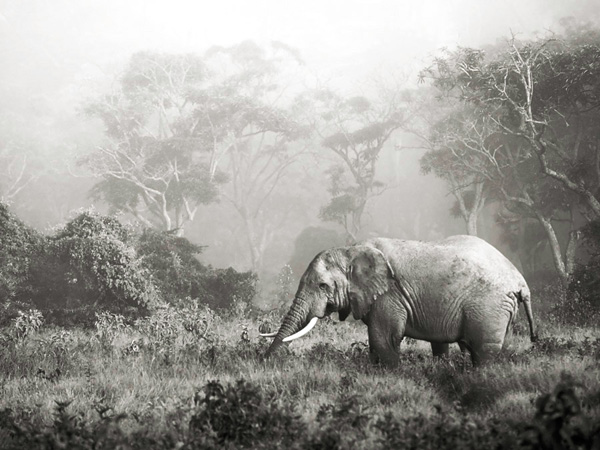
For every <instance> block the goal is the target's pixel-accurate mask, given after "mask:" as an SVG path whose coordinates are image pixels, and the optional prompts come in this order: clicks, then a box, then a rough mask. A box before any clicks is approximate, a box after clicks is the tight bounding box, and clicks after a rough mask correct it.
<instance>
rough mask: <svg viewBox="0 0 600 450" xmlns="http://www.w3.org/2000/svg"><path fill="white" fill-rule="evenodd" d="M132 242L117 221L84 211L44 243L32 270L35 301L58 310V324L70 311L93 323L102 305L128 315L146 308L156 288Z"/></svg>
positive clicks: (56, 316) (78, 318)
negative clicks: (92, 320) (96, 312)
mask: <svg viewBox="0 0 600 450" xmlns="http://www.w3.org/2000/svg"><path fill="white" fill-rule="evenodd" d="M133 244H134V243H133V238H132V236H131V233H130V232H129V231H128V230H127V229H126V228H125V227H124V226H123V225H122V224H121V223H120V222H119V221H118V220H116V219H114V218H111V217H107V216H102V215H100V214H97V213H95V212H91V211H84V212H82V213H81V214H79V215H78V216H77V217H75V219H73V220H71V221H70V222H68V223H67V224H66V225H65V226H64V227H63V228H62V229H60V230H59V231H58V232H57V233H56V234H55V235H54V236H50V237H48V238H47V239H46V240H45V242H44V245H43V246H42V247H41V249H40V251H39V257H38V258H37V259H36V261H35V263H34V265H33V268H32V280H33V282H34V283H35V287H36V288H35V295H34V297H33V303H34V304H35V305H36V306H37V307H38V308H42V309H47V310H51V311H53V312H54V311H55V314H54V318H55V319H57V320H58V321H59V322H62V321H64V320H65V318H66V317H67V316H68V315H69V314H68V312H69V311H72V312H74V313H75V315H76V316H77V321H80V320H83V321H90V320H91V319H92V318H93V317H94V314H95V311H96V310H98V309H105V310H110V311H113V312H118V313H122V314H126V315H139V314H140V313H143V312H144V311H147V310H148V308H149V307H150V306H151V305H152V303H153V302H154V301H155V300H156V290H155V288H154V285H153V284H152V282H151V281H150V276H149V272H148V270H147V269H146V268H144V267H143V265H142V264H141V259H140V258H139V257H138V255H137V254H136V250H135V247H134V245H133ZM51 315H52V314H51Z"/></svg>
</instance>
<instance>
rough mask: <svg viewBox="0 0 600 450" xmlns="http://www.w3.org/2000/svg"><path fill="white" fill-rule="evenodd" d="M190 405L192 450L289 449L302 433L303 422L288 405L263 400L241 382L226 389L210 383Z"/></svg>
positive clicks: (255, 388) (253, 389)
mask: <svg viewBox="0 0 600 450" xmlns="http://www.w3.org/2000/svg"><path fill="white" fill-rule="evenodd" d="M194 401H195V404H196V408H195V411H194V414H193V416H192V418H191V420H190V437H191V442H190V444H191V447H192V448H222V447H223V446H229V448H231V447H232V446H235V448H256V447H257V446H258V445H262V447H263V448H289V447H292V446H294V443H295V442H296V441H297V440H298V439H299V438H300V437H301V436H302V434H303V433H304V432H305V427H306V426H305V424H304V422H303V421H302V420H301V419H300V417H299V416H297V415H296V414H295V413H294V411H293V409H292V408H291V406H290V405H289V404H288V405H283V406H281V405H279V404H278V403H277V402H276V401H274V400H271V399H268V398H265V396H264V394H263V393H262V391H261V390H260V389H259V388H258V387H257V386H254V385H252V384H250V383H248V382H246V381H244V380H239V381H238V382H237V383H236V384H235V385H231V384H230V385H226V386H223V385H222V384H221V383H219V382H218V381H211V382H209V383H207V384H206V385H205V386H204V389H203V392H202V393H200V392H199V393H197V394H196V396H195V399H194Z"/></svg>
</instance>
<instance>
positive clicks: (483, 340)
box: [261, 235, 537, 367]
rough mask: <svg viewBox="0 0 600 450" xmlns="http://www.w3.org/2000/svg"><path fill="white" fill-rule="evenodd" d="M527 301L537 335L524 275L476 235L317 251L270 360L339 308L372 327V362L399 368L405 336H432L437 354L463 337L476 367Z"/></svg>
mask: <svg viewBox="0 0 600 450" xmlns="http://www.w3.org/2000/svg"><path fill="white" fill-rule="evenodd" d="M519 303H523V305H524V308H525V313H526V315H527V320H528V322H529V332H530V338H531V341H532V342H534V341H535V340H536V338H537V336H536V331H535V325H534V320H533V314H532V310H531V296H530V292H529V287H528V286H527V283H526V282H525V279H524V278H523V276H522V275H521V273H520V272H519V271H518V270H517V268H516V267H515V266H514V265H513V264H512V263H511V262H510V261H509V260H508V259H507V258H506V257H505V256H504V255H502V253H500V251H498V250H497V249H496V248H494V247H493V246H492V245H490V244H488V243H487V242H486V241H484V240H482V239H480V238H477V237H474V236H464V235H460V236H452V237H449V238H446V239H443V240H440V241H435V242H423V241H411V240H400V239H390V238H373V239H368V240H365V241H362V242H358V243H356V244H354V245H351V246H347V247H337V248H331V249H329V250H325V251H322V252H321V253H319V254H318V255H317V256H316V257H315V258H314V259H313V261H312V262H311V263H310V264H309V266H308V268H307V269H306V271H305V272H304V274H303V275H302V278H301V279H300V283H299V286H298V290H297V292H296V295H295V298H294V300H293V302H292V305H291V307H290V309H289V311H288V312H287V314H286V316H285V317H284V319H283V322H282V323H281V326H280V328H279V330H278V331H275V332H272V333H261V335H262V336H265V337H271V338H274V340H273V342H272V344H271V345H270V347H269V348H268V350H267V352H266V355H265V356H266V357H267V358H268V357H270V356H271V355H272V354H273V353H274V352H276V350H277V349H278V348H279V347H280V346H281V345H282V344H283V343H284V342H289V341H291V340H293V339H296V338H299V337H301V336H303V335H304V334H306V333H308V332H309V331H310V329H312V327H314V325H315V324H316V322H317V320H318V319H320V318H323V317H325V316H326V315H329V314H331V313H333V312H337V313H338V314H339V319H340V320H342V321H343V320H345V319H346V318H347V317H348V315H349V314H350V312H352V315H353V317H354V318H355V319H357V320H361V321H362V322H364V323H365V324H366V325H367V329H368V337H369V352H370V360H371V361H372V362H374V363H381V364H383V365H385V366H389V367H395V366H397V365H398V363H399V360H400V355H399V348H400V343H401V341H402V339H403V338H404V337H405V336H408V337H411V338H414V339H420V340H425V341H429V342H430V343H431V348H432V351H433V355H434V356H444V355H447V354H448V345H449V343H453V342H457V343H458V344H459V345H460V347H461V349H466V350H468V351H469V352H470V354H471V360H472V362H473V365H474V366H478V365H480V364H482V363H483V362H485V361H487V360H489V359H491V358H492V357H493V356H495V355H497V354H498V352H499V351H500V350H501V349H502V348H503V346H504V343H505V338H506V335H507V333H508V332H509V331H510V329H511V324H512V322H513V321H514V320H515V317H516V315H517V312H518V307H519V305H518V304H519Z"/></svg>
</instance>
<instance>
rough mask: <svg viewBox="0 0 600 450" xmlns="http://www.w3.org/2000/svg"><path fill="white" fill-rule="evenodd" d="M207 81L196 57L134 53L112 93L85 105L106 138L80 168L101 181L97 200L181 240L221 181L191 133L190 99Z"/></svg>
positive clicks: (206, 147)
mask: <svg viewBox="0 0 600 450" xmlns="http://www.w3.org/2000/svg"><path fill="white" fill-rule="evenodd" d="M207 77H208V73H207V69H206V66H205V64H204V62H203V61H202V60H201V59H200V58H199V57H196V56H193V55H168V54H157V53H137V54H135V55H133V56H132V58H131V60H130V62H129V65H128V66H127V68H126V70H125V71H124V73H123V74H122V76H121V78H120V80H119V84H118V87H117V88H116V89H115V90H114V92H112V93H110V94H109V95H107V96H105V97H104V98H102V99H100V100H98V101H96V102H93V103H91V104H89V105H87V108H86V111H87V113H88V114H89V115H90V116H93V117H98V118H100V119H101V120H102V122H103V123H104V126H105V131H106V137H107V141H106V143H105V144H103V145H101V146H99V147H98V148H97V149H96V150H95V151H94V152H93V153H92V154H91V155H89V156H88V157H86V158H85V160H84V161H83V163H84V164H86V165H87V166H88V167H89V168H91V170H92V172H93V173H94V174H95V175H96V176H98V177H100V178H102V181H100V182H99V183H97V184H96V185H95V186H94V188H93V195H94V196H95V197H96V198H99V199H102V200H104V201H106V202H107V203H108V204H109V205H110V206H111V209H112V210H116V211H124V212H127V213H131V214H132V215H134V216H135V217H136V218H137V219H139V220H140V221H141V222H142V223H144V224H145V225H155V226H156V225H157V224H158V225H159V226H160V228H162V229H163V230H167V231H169V230H177V233H178V234H179V235H183V232H184V226H185V224H186V223H187V222H190V221H192V220H194V217H195V215H196V212H197V210H198V207H199V206H200V205H202V204H207V203H210V202H213V201H215V200H216V197H217V193H218V190H217V188H218V185H219V184H222V183H223V182H225V181H226V178H225V177H224V176H223V174H222V173H220V172H218V171H216V170H212V168H211V166H210V162H209V161H210V160H211V156H212V154H213V152H214V147H213V146H212V145H211V144H212V143H211V142H209V141H207V140H206V138H205V136H204V135H203V133H202V132H201V131H198V130H197V126H198V125H199V121H198V119H196V116H197V113H198V112H197V111H196V110H195V108H194V103H193V102H192V101H191V99H190V97H191V96H192V95H193V94H194V92H195V89H199V88H201V87H202V86H203V83H205V82H206V80H207Z"/></svg>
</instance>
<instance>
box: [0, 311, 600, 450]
mask: <svg viewBox="0 0 600 450" xmlns="http://www.w3.org/2000/svg"><path fill="white" fill-rule="evenodd" d="M540 315H542V316H543V317H542V325H541V329H542V334H543V337H542V339H541V340H540V341H539V342H538V343H536V344H535V346H532V345H531V344H530V343H529V342H528V339H527V338H526V333H524V331H525V328H524V326H523V324H521V323H518V324H517V326H516V327H515V333H514V336H513V338H512V344H511V347H510V349H509V350H508V351H506V352H505V353H504V355H503V356H502V358H501V359H500V360H498V361H497V362H494V363H492V364H490V365H488V366H487V367H484V368H481V369H478V370H473V369H472V367H471V366H470V362H469V361H468V358H463V356H462V355H461V354H460V352H459V351H458V348H455V349H453V351H452V352H451V358H450V360H448V361H434V360H432V358H431V356H430V354H429V349H428V346H427V345H426V344H425V343H422V342H418V341H413V340H409V341H408V342H405V343H404V344H403V347H404V349H403V359H404V364H402V365H401V367H399V368H398V369H397V370H393V371H391V370H387V369H383V368H380V367H376V366H372V365H371V364H370V363H369V361H368V347H367V345H366V328H365V327H364V326H362V324H358V323H339V322H337V321H322V323H321V324H320V325H319V326H318V327H317V328H316V329H315V331H314V332H313V333H311V334H310V335H309V336H308V337H307V338H306V339H303V340H301V341H299V342H298V341H296V342H295V343H294V344H292V345H291V346H290V347H289V349H288V350H286V351H284V352H281V353H282V354H279V355H277V356H276V357H275V358H273V359H272V360H269V361H263V360H262V358H261V356H262V355H263V353H264V351H265V349H266V346H267V345H268V342H264V341H262V340H261V338H259V337H258V333H257V331H256V330H257V328H258V326H259V321H258V320H255V319H248V317H249V314H248V311H244V309H243V308H241V309H239V310H238V311H237V312H235V311H234V312H229V313H227V314H225V315H222V316H218V315H216V314H215V313H214V312H212V311H211V310H209V309H184V310H181V309H175V308H173V307H166V308H164V309H162V310H160V311H159V312H158V313H156V314H154V315H152V316H149V317H147V318H143V319H138V320H137V321H136V322H134V323H130V324H127V323H125V322H124V321H123V320H121V318H119V316H115V315H112V314H108V313H106V314H103V315H100V316H98V319H97V322H96V327H95V329H94V330H88V331H83V330H76V329H75V330H66V329H61V328H53V327H50V326H44V325H43V324H42V323H41V322H40V320H39V319H40V318H39V316H36V315H35V314H33V313H32V312H28V313H24V314H22V315H21V316H20V317H18V318H17V319H16V320H15V321H13V322H12V324H11V326H10V327H9V328H6V329H4V330H3V335H2V336H3V343H2V346H1V347H0V370H1V371H2V372H1V373H2V378H1V382H0V390H1V395H0V398H1V400H0V446H2V447H3V448H15V449H16V448H115V447H117V446H118V445H120V446H122V447H121V448H280V447H282V446H285V447H288V448H369V449H371V448H514V447H515V446H517V445H521V446H525V447H529V448H556V447H551V445H552V442H553V441H555V442H556V441H557V440H562V442H563V444H562V445H563V446H564V447H565V448H597V446H598V445H600V441H599V440H600V434H599V433H600V429H599V428H598V427H597V426H596V428H594V426H593V425H594V424H597V423H598V422H599V419H600V339H598V337H597V336H598V328H597V327H593V326H577V327H576V326H573V325H565V324H564V323H561V313H557V312H556V311H554V312H549V313H542V312H539V313H538V316H540ZM277 320H278V318H274V320H273V322H274V323H276V322H277ZM521 331H523V334H521ZM594 436H595V437H594ZM594 439H595V441H594ZM569 440H570V441H569ZM593 445H595V446H596V447H592V446H593Z"/></svg>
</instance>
